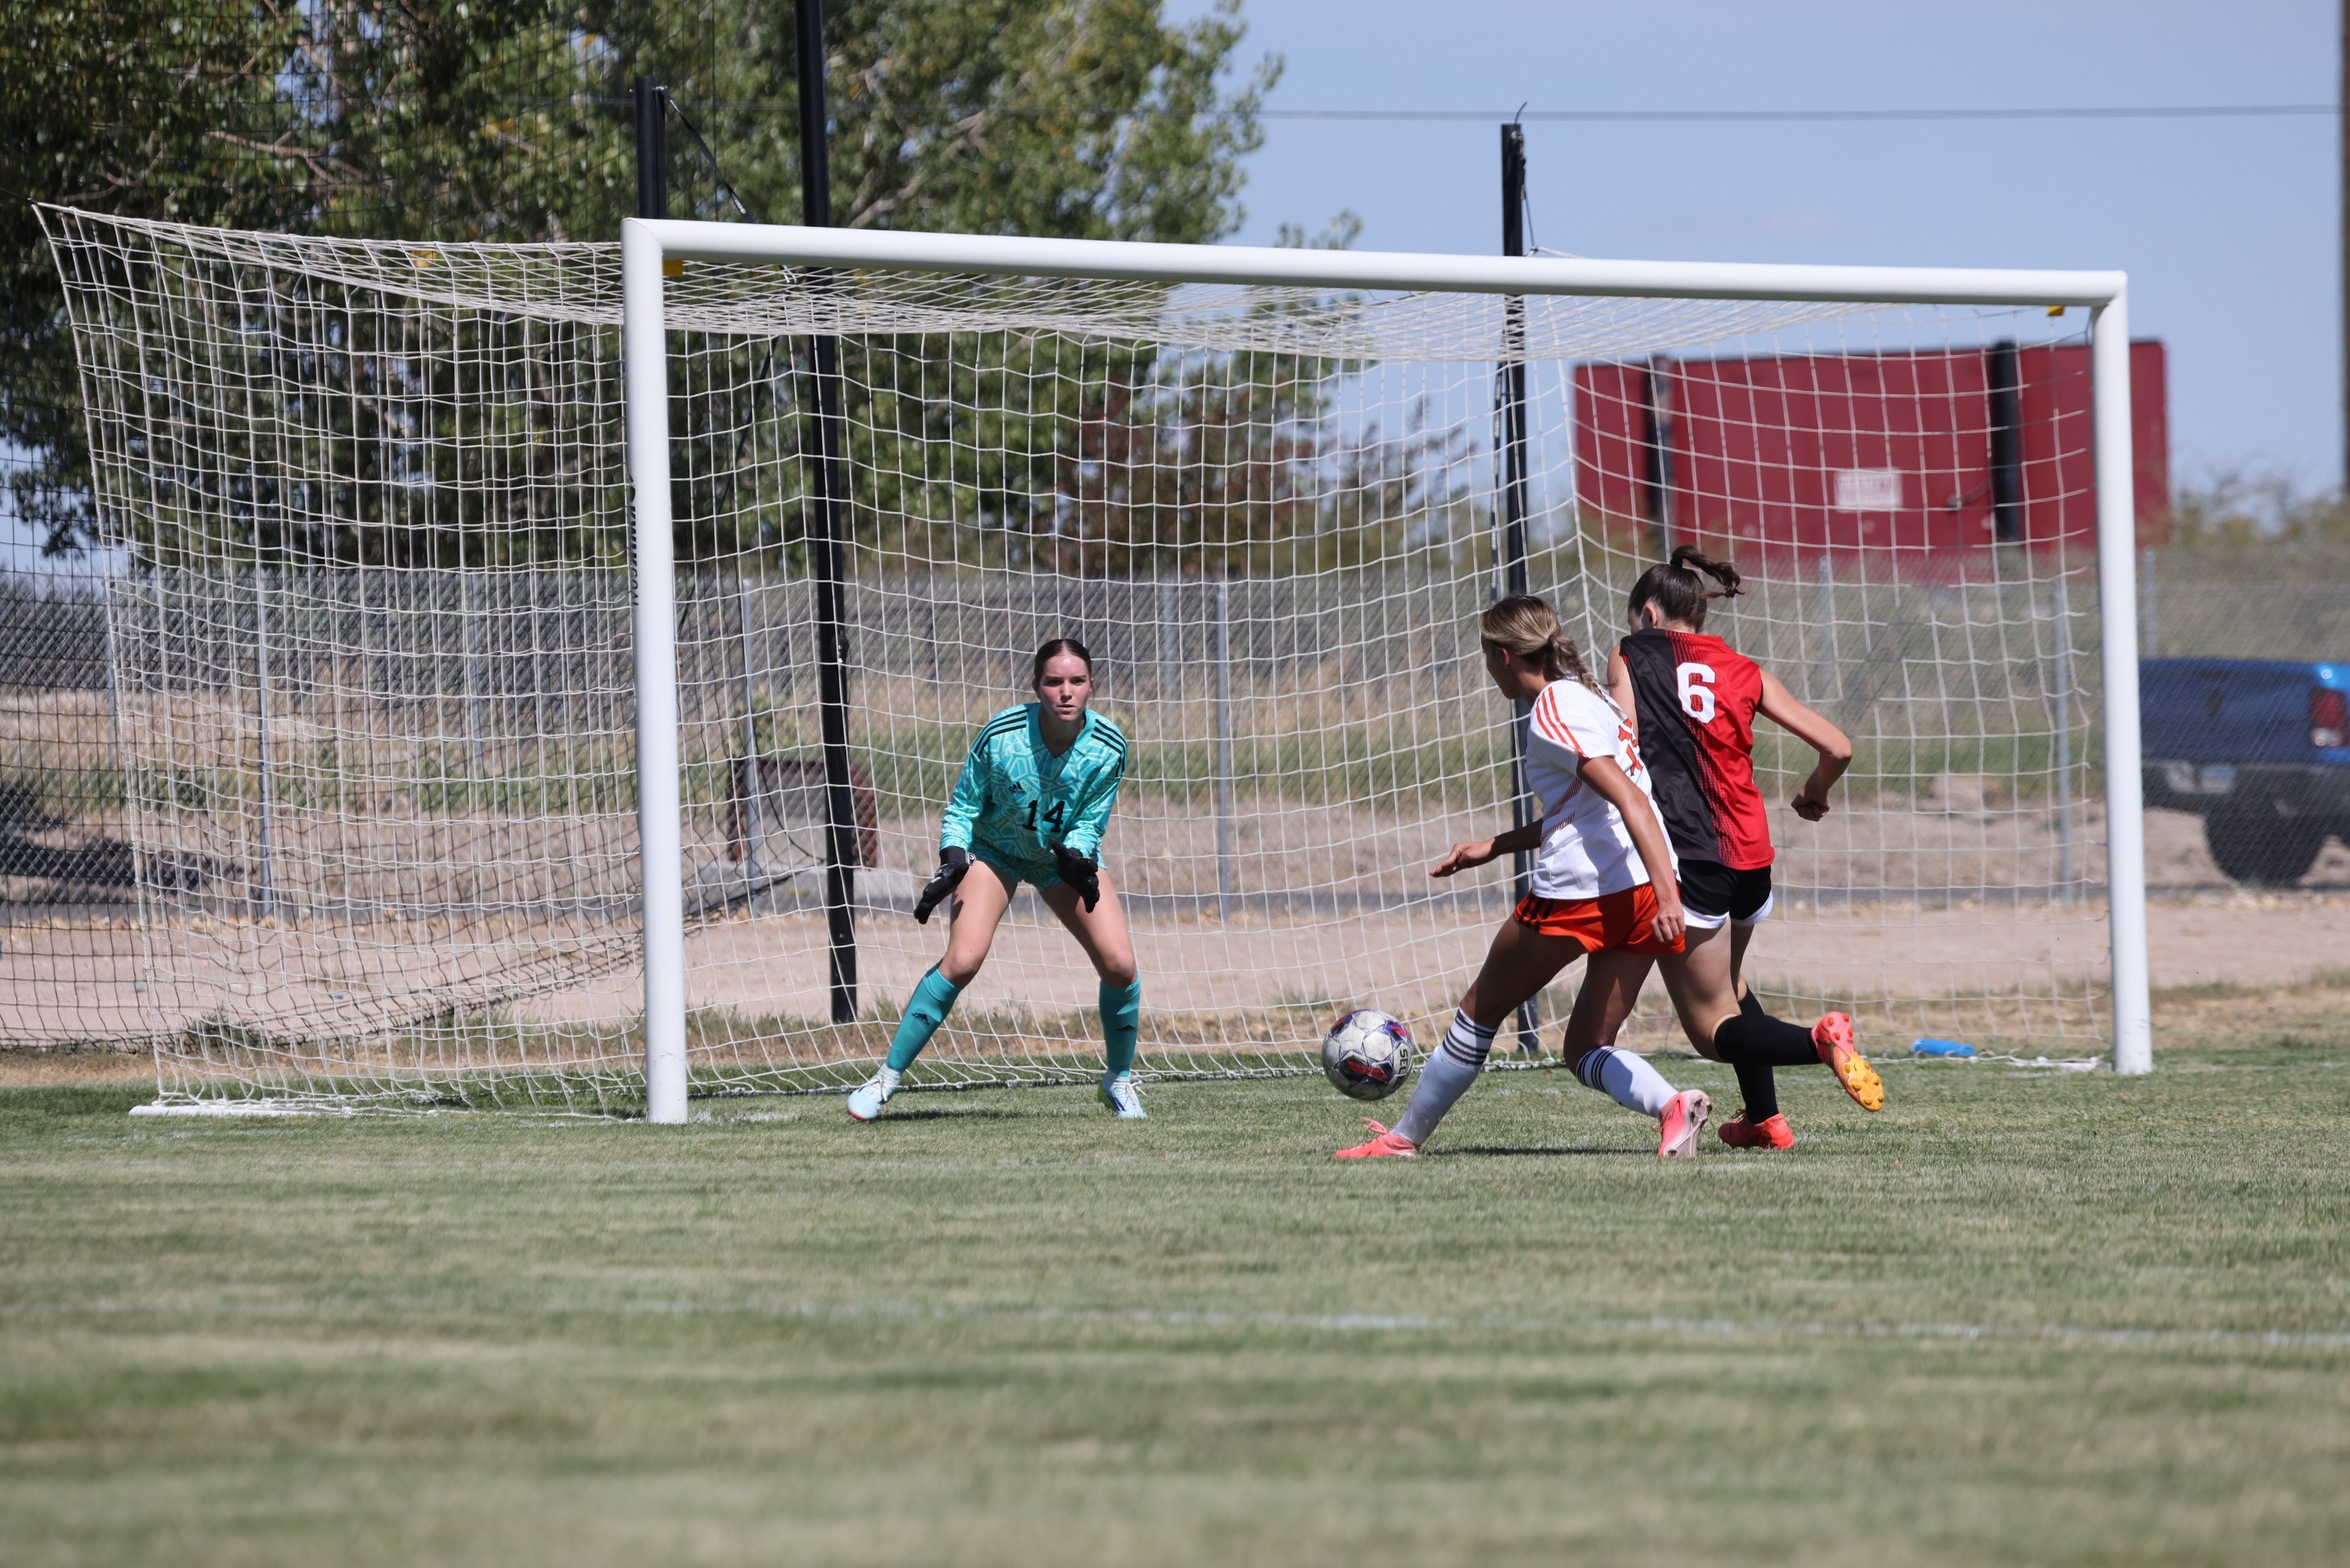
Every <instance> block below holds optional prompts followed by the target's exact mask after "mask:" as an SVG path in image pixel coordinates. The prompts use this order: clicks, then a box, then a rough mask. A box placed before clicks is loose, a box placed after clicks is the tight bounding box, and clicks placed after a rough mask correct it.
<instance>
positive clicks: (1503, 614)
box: [1477, 593, 1599, 691]
mask: <svg viewBox="0 0 2350 1568" xmlns="http://www.w3.org/2000/svg"><path fill="white" fill-rule="evenodd" d="M1477 635H1478V637H1479V638H1481V639H1482V640H1483V641H1485V642H1487V643H1489V644H1491V645H1492V646H1494V647H1496V648H1506V649H1508V650H1509V651H1510V652H1511V653H1514V654H1516V655H1517V656H1518V657H1519V658H1521V659H1524V660H1525V661H1526V662H1527V663H1529V664H1532V663H1534V662H1535V661H1536V660H1540V661H1541V664H1542V673H1543V674H1544V675H1546V676H1548V677H1549V678H1550V679H1552V680H1554V681H1555V680H1564V679H1566V678H1568V677H1569V676H1572V677H1573V678H1574V679H1576V680H1579V681H1581V682H1582V683H1583V684H1584V685H1586V686H1588V687H1590V688H1591V689H1592V690H1593V691H1597V690H1599V682H1597V681H1595V680H1593V679H1592V678H1591V671H1590V670H1589V669H1588V668H1587V667H1586V666H1585V665H1584V663H1583V651H1582V650H1581V649H1580V648H1577V647H1576V646H1575V639H1574V638H1572V637H1569V636H1568V635H1567V629H1566V628H1565V627H1564V626H1561V625H1560V624H1559V618H1558V612H1557V611H1556V610H1553V609H1552V608H1551V607H1550V606H1549V605H1548V604H1547V603H1545V602H1544V601H1542V600H1540V599H1537V598H1536V597H1534V595H1532V594H1530V593H1513V594H1511V595H1510V596H1509V597H1508V598H1506V599H1496V600H1494V601H1493V603H1491V604H1489V605H1487V606H1486V607H1485V613H1484V614H1482V615H1480V616H1478V617H1477Z"/></svg>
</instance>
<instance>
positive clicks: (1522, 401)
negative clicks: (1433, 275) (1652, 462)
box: [1501, 125, 1542, 1056]
mask: <svg viewBox="0 0 2350 1568" xmlns="http://www.w3.org/2000/svg"><path fill="white" fill-rule="evenodd" d="M1501 253H1502V254H1503V255H1504V256H1523V255H1525V254H1526V128H1525V127H1524V126H1522V125H1505V126H1503V127H1502V128H1501ZM1501 463H1502V468H1501V472H1502V480H1501V542H1502V549H1501V581H1502V591H1503V592H1504V593H1526V592H1528V591H1530V590H1529V585H1528V579H1527V575H1526V510H1527V508H1526V484H1527V481H1526V475H1527V471H1528V468H1529V464H1528V461H1527V455H1526V299H1525V296H1524V295H1522V294H1511V295H1507V296H1505V297H1504V298H1503V300H1502V356H1501ZM1529 706H1530V705H1529V704H1527V703H1523V702H1521V703H1519V704H1518V722H1517V723H1515V724H1513V725H1511V726H1510V783H1511V786H1512V788H1511V790H1510V816H1511V820H1513V821H1514V822H1515V823H1516V824H1517V825H1518V826H1519V827H1524V826H1526V824H1527V823H1529V822H1531V821H1533V820H1534V815H1533V811H1532V809H1531V806H1530V803H1529V802H1528V800H1527V797H1526V712H1527V709H1528V707H1529ZM1511 868H1512V869H1511V873H1510V880H1511V883H1512V885H1513V886H1514V887H1515V888H1516V890H1517V895H1518V897H1520V898H1524V897H1525V896H1526V895H1527V894H1529V893H1531V892H1533V891H1534V854H1533V852H1532V851H1531V850H1523V849H1522V850H1520V851H1518V853H1517V854H1516V855H1514V856H1512V857H1511ZM1518 1049H1519V1050H1520V1051H1522V1052H1524V1053H1525V1054H1526V1055H1528V1056H1538V1055H1540V1054H1541V1052H1542V1013H1541V1007H1540V1001H1539V999H1538V998H1535V997H1528V998H1527V999H1526V1000H1525V1002H1524V1003H1522V1004H1521V1005H1520V1006H1519V1008H1518Z"/></svg>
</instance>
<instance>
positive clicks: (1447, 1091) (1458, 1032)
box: [1395, 1013, 1493, 1144]
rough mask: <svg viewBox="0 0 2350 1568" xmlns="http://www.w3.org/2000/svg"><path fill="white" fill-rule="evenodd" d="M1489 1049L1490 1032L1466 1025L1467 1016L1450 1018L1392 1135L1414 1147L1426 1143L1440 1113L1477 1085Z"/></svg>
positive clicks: (1472, 1024) (1457, 1015)
mask: <svg viewBox="0 0 2350 1568" xmlns="http://www.w3.org/2000/svg"><path fill="white" fill-rule="evenodd" d="M1492 1049H1493V1031H1492V1030H1491V1029H1483V1028H1480V1027H1478V1026H1477V1025H1476V1024H1474V1023H1472V1022H1470V1020H1469V1015H1468V1014H1467V1013H1455V1014H1453V1015H1452V1027H1451V1028H1450V1029H1447V1030H1446V1031H1445V1032H1444V1043H1443V1044H1442V1045H1440V1046H1438V1047H1437V1048H1436V1049H1435V1050H1434V1051H1432V1052H1430V1053H1429V1056H1428V1061H1427V1064H1426V1065H1425V1066H1423V1067H1422V1068H1421V1069H1420V1081H1419V1082H1418V1083H1416V1084H1414V1085H1413V1086H1412V1103H1411V1104H1409V1105H1407V1106H1405V1107H1404V1113H1403V1119H1402V1120H1401V1121H1399V1122H1397V1123H1396V1124H1395V1132H1396V1135H1397V1136H1398V1137H1401V1138H1408V1139H1410V1140H1411V1141H1412V1142H1413V1143H1415V1144H1424V1143H1426V1142H1427V1141H1428V1135H1429V1134H1430V1133H1432V1132H1434V1131H1435V1130H1436V1124H1437V1123H1438V1122H1440V1121H1442V1120H1444V1113H1445V1112H1447V1111H1449V1110H1451V1109H1452V1108H1453V1103H1454V1102H1455V1101H1457V1100H1458V1099H1460V1097H1461V1096H1462V1095H1464V1094H1467V1093H1468V1092H1469V1085H1471V1084H1473V1083H1475V1082H1476V1081H1477V1074H1478V1073H1479V1072H1481V1071H1483V1070H1484V1067H1485V1057H1486V1053H1487V1052H1489V1051H1491V1050H1492Z"/></svg>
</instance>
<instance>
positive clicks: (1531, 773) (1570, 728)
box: [1526, 677, 1656, 899]
mask: <svg viewBox="0 0 2350 1568" xmlns="http://www.w3.org/2000/svg"><path fill="white" fill-rule="evenodd" d="M1586 757H1605V758H1607V759H1608V760H1609V761H1611V762H1613V763H1615V765H1616V766H1617V767H1619V768H1622V769H1623V770H1624V776H1625V777H1626V778H1629V779H1630V780H1631V781H1632V782H1633V783H1634V784H1636V785H1638V786H1639V788H1640V792H1641V794H1642V795H1644V796H1645V795H1647V794H1648V769H1647V768H1646V767H1644V766H1643V765H1642V764H1641V761H1640V748H1639V747H1638V746H1636V745H1635V744H1634V743H1633V740H1632V726H1631V723H1630V722H1629V721H1628V720H1626V719H1625V717H1624V715H1623V714H1622V713H1620V712H1618V711H1617V710H1616V705H1615V704H1614V703H1612V702H1610V701H1608V700H1607V698H1605V697H1603V696H1601V695H1600V694H1599V693H1598V692H1595V691H1593V690H1592V689H1591V688H1590V687H1588V686H1586V685H1584V684H1583V683H1582V682H1581V681H1578V680H1575V679H1572V678H1571V677H1570V678H1567V679H1562V680H1555V681H1552V682H1551V683H1550V684H1549V685H1548V686H1545V687H1543V688H1542V695H1541V696H1539V697H1537V698H1535V699H1534V704H1533V707H1532V710H1531V711H1529V712H1528V713H1527V715H1526V787H1527V788H1528V789H1530V790H1531V791H1533V793H1534V797H1535V798H1536V799H1537V800H1539V801H1541V802H1542V848H1541V850H1540V851H1539V852H1537V854H1536V856H1535V860H1534V894H1535V896H1536V897H1538V898H1569V899H1571V898H1598V897H1599V896H1600V895H1602V894H1604V893H1620V892H1622V891H1623V890H1624V889H1626V888H1632V887H1640V886H1643V885H1645V884H1646V883H1647V881H1648V868H1647V867H1646V866H1645V865H1643V864H1641V861H1640V852H1639V851H1638V850H1636V849H1634V848H1633V847H1632V834H1631V831H1630V830H1629V829H1627V828H1626V827H1625V826H1624V819H1623V817H1622V816H1621V815H1619V814H1618V813H1617V811H1616V808H1615V807H1614V806H1612V805H1610V804H1608V801H1607V797H1605V796H1604V795H1602V794H1600V793H1599V791H1597V790H1595V789H1593V788H1592V787H1591V786H1590V785H1588V784H1586V783H1584V782H1583V778H1582V771H1581V770H1582V766H1583V761H1584V759H1585V758H1586ZM1649 809H1650V810H1652V811H1653V810H1655V809H1656V808H1655V802H1654V801H1653V800H1651V801H1650V803H1649Z"/></svg>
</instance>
